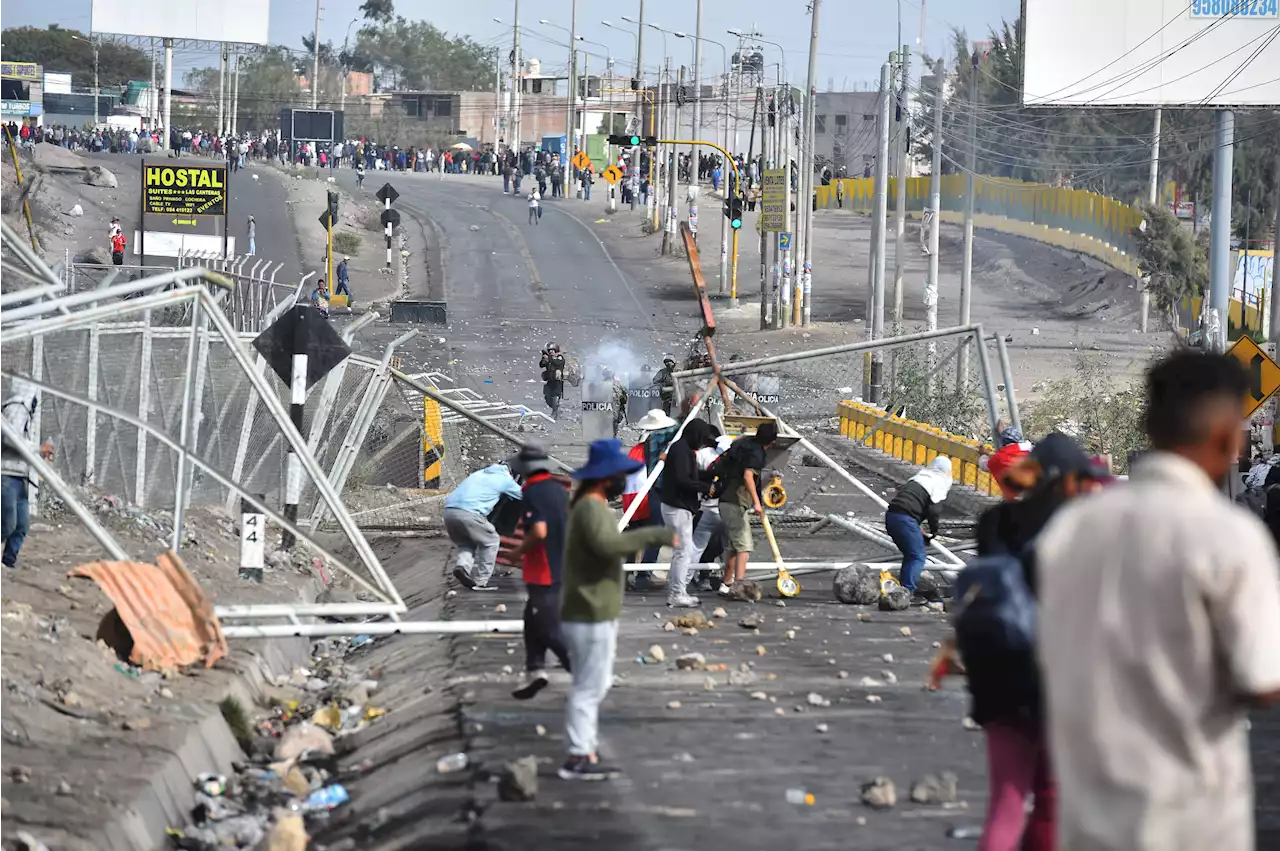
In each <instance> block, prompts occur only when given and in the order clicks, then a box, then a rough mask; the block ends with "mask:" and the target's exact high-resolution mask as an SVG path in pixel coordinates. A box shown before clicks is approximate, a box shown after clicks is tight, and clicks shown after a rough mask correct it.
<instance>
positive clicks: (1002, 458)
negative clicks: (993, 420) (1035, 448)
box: [978, 423, 1031, 499]
mask: <svg viewBox="0 0 1280 851" xmlns="http://www.w3.org/2000/svg"><path fill="white" fill-rule="evenodd" d="M997 428H998V430H999V434H1000V448H999V449H997V450H996V451H995V452H993V453H992V454H991V455H990V456H987V457H983V458H982V459H980V460H979V464H978V466H979V467H981V468H982V469H985V470H986V471H987V472H988V473H990V474H991V478H993V479H995V480H996V484H997V485H999V486H1000V493H1001V494H1002V495H1003V496H1004V498H1005V499H1016V498H1017V497H1018V495H1019V494H1021V493H1022V491H1023V490H1024V489H1025V487H1026V486H1027V485H1029V484H1030V482H1022V481H1019V477H1018V476H1017V475H1013V476H1011V475H1009V474H1010V473H1011V472H1012V471H1014V468H1015V467H1017V465H1018V462H1020V461H1021V460H1022V459H1024V458H1026V457H1027V453H1029V452H1030V451H1031V443H1030V442H1028V441H1026V440H1023V438H1022V432H1021V431H1019V430H1018V429H1016V428H1014V427H1013V426H1008V427H1005V426H1004V424H1003V423H997Z"/></svg>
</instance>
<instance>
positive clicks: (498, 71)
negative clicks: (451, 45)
mask: <svg viewBox="0 0 1280 851" xmlns="http://www.w3.org/2000/svg"><path fill="white" fill-rule="evenodd" d="M344 91H345V89H344ZM504 123H505V122H504V121H503V120H502V54H501V53H499V52H498V49H497V48H496V47H495V48H494V49H493V150H494V152H495V153H498V139H499V138H501V137H502V125H503V124H504ZM501 172H502V167H501V166H499V167H498V173H499V174H501Z"/></svg>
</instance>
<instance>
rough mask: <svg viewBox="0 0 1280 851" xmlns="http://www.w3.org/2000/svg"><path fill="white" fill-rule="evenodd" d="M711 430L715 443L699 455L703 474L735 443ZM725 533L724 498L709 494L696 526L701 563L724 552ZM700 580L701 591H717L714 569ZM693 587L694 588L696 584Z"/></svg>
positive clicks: (705, 573)
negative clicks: (714, 581)
mask: <svg viewBox="0 0 1280 851" xmlns="http://www.w3.org/2000/svg"><path fill="white" fill-rule="evenodd" d="M708 428H709V429H710V431H711V444H710V445H708V446H704V447H702V448H701V449H699V450H698V452H697V461H698V469H699V470H702V471H703V472H707V471H709V470H710V469H711V465H712V464H714V463H715V460H716V459H717V458H719V457H720V456H721V455H722V454H724V452H725V450H726V449H728V448H729V446H730V445H732V443H733V438H730V437H726V436H724V435H722V434H720V430H719V429H718V428H716V427H715V426H709V427H708ZM723 531H724V521H723V520H722V519H721V518H720V497H719V495H718V494H717V495H715V496H713V495H712V494H711V493H710V491H708V492H707V494H706V495H705V496H703V498H702V511H701V513H700V514H699V515H698V521H697V523H695V524H694V526H693V551H694V552H695V553H697V556H696V558H697V559H698V563H699V564H710V563H712V562H713V561H716V560H718V559H719V558H720V557H721V555H722V554H723V553H724V540H723V539H724V536H723V535H722V534H721V533H722V532H723ZM696 581H697V586H698V589H699V590H701V591H713V590H715V588H713V587H712V585H711V571H710V570H707V571H704V572H703V573H702V576H701V577H697V578H696ZM690 584H691V587H692V582H691V583H690ZM719 584H720V583H719V582H717V583H716V586H717V587H718V586H719Z"/></svg>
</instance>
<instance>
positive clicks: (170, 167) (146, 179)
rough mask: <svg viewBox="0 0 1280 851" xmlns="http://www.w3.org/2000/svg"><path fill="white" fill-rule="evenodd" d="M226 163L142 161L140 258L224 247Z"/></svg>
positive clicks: (219, 250) (214, 249) (226, 199)
mask: <svg viewBox="0 0 1280 851" xmlns="http://www.w3.org/2000/svg"><path fill="white" fill-rule="evenodd" d="M227 206H228V193H227V164H226V163H225V162H192V161H187V160H182V161H173V160H165V161H163V162H156V161H147V160H144V161H143V163H142V228H141V231H142V244H141V252H142V253H143V254H144V255H151V256H155V257H176V256H178V255H179V254H182V253H185V252H190V251H216V252H218V253H219V254H221V253H222V252H223V251H224V250H225V248H226V232H227V224H226V223H227Z"/></svg>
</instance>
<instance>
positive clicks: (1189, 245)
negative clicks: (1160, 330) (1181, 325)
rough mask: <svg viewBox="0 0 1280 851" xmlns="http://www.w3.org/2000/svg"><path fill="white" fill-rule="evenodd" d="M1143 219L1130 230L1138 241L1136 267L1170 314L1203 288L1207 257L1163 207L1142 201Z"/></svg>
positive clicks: (1205, 281) (1165, 310)
mask: <svg viewBox="0 0 1280 851" xmlns="http://www.w3.org/2000/svg"><path fill="white" fill-rule="evenodd" d="M1142 213H1143V216H1145V219H1144V221H1143V224H1142V226H1140V227H1138V228H1136V229H1135V230H1134V234H1133V235H1134V239H1135V240H1136V241H1137V243H1138V267H1139V268H1140V269H1141V270H1142V277H1143V278H1144V279H1145V280H1146V287H1147V290H1148V291H1149V292H1150V293H1151V295H1152V296H1153V297H1154V299H1155V302H1156V304H1157V305H1158V306H1159V308H1160V309H1161V310H1162V311H1164V312H1165V313H1166V314H1167V315H1169V316H1171V317H1172V314H1173V312H1174V311H1175V310H1176V309H1177V305H1178V304H1179V302H1181V301H1182V300H1183V299H1185V298H1193V297H1195V296H1198V295H1201V294H1202V293H1203V292H1204V288H1205V285H1206V284H1208V282H1209V261H1208V259H1207V258H1206V257H1205V254H1204V249H1203V248H1201V247H1200V246H1199V245H1197V244H1196V242H1195V239H1194V238H1193V237H1192V235H1191V232H1190V231H1188V230H1187V229H1186V228H1184V227H1183V226H1182V225H1181V224H1180V223H1179V222H1178V219H1177V218H1176V217H1175V216H1174V215H1173V213H1170V212H1169V211H1168V210H1166V209H1165V208H1164V207H1160V206H1155V205H1150V204H1146V205H1143V208H1142Z"/></svg>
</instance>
